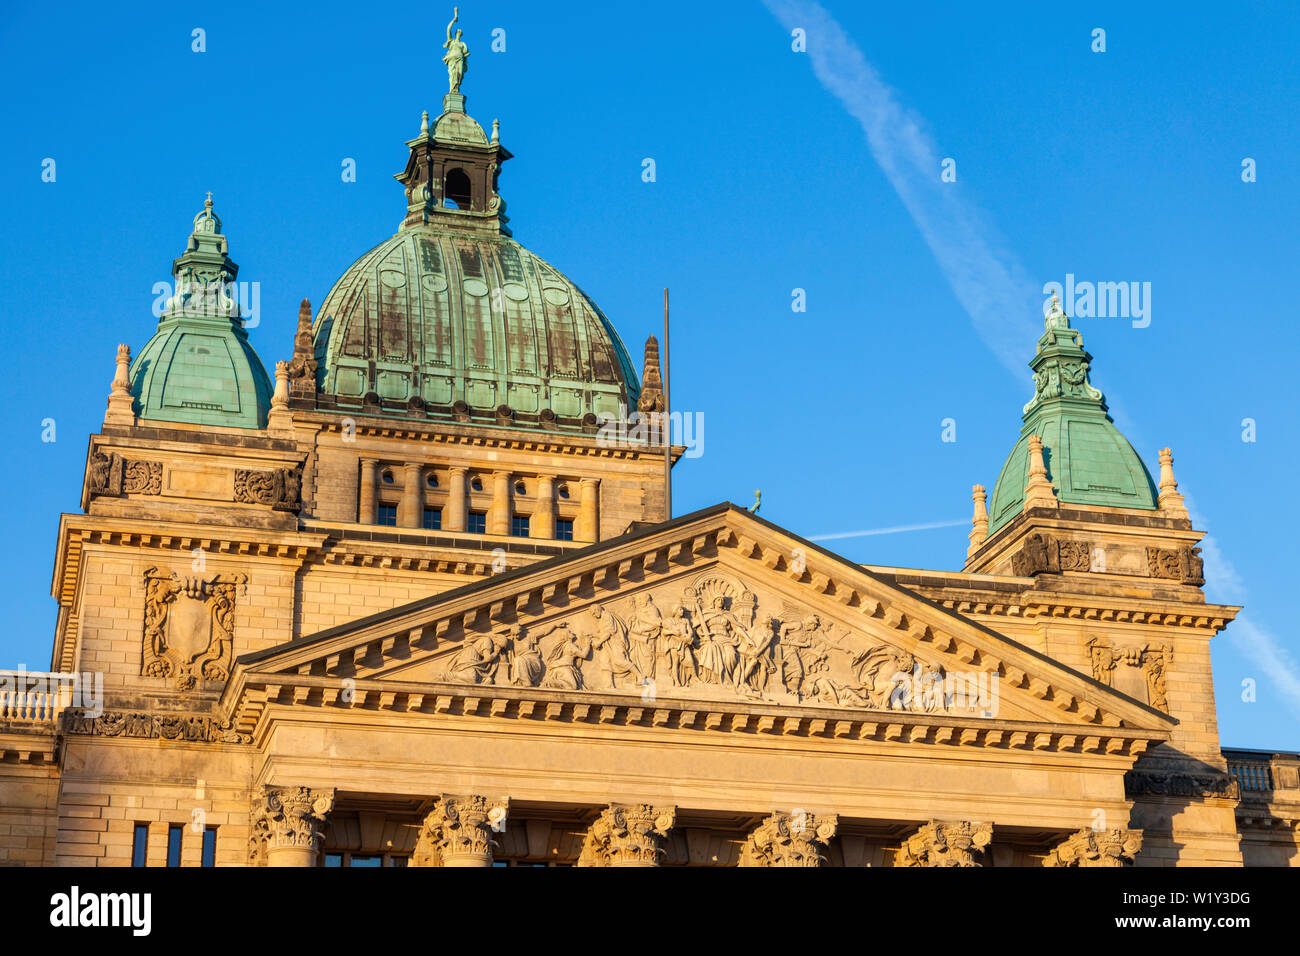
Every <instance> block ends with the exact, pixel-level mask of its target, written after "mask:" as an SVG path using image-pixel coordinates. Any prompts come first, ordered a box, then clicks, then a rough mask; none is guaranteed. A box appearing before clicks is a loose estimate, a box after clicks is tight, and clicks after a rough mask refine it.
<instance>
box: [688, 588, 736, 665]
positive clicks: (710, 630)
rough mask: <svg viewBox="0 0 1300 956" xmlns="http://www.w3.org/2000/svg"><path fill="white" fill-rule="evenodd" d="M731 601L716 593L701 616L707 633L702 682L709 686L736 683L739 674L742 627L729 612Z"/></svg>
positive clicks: (703, 636)
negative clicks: (728, 602)
mask: <svg viewBox="0 0 1300 956" xmlns="http://www.w3.org/2000/svg"><path fill="white" fill-rule="evenodd" d="M726 601H727V599H726V598H725V597H724V596H723V595H721V594H715V595H714V596H713V600H712V602H711V604H710V606H709V607H708V608H707V609H706V610H704V612H703V613H702V615H701V621H702V623H703V625H704V633H702V634H701V635H700V653H699V659H698V662H699V669H700V679H701V680H703V681H704V682H705V683H707V684H723V685H726V684H736V683H737V682H738V678H739V675H738V674H737V669H736V665H737V663H739V657H740V655H739V654H738V652H737V645H738V644H739V643H740V640H739V636H738V635H739V631H740V624H739V622H738V621H737V620H736V618H735V615H733V614H732V613H731V612H730V611H728V610H727V607H726Z"/></svg>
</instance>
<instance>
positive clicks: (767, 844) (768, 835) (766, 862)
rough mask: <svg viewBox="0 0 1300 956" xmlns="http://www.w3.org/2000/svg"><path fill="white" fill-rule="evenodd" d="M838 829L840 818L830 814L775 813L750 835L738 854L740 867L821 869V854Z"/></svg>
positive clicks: (822, 858) (800, 811) (823, 861)
mask: <svg viewBox="0 0 1300 956" xmlns="http://www.w3.org/2000/svg"><path fill="white" fill-rule="evenodd" d="M838 828H839V817H837V816H836V815H835V814H833V813H823V814H812V813H805V812H804V811H802V810H796V811H795V812H794V813H774V814H772V815H771V816H770V817H768V818H767V819H766V820H764V821H763V822H762V823H760V824H759V825H758V826H757V827H756V828H755V829H754V831H753V832H752V833H750V834H749V838H748V839H747V840H746V841H745V845H744V846H743V847H742V848H741V850H740V865H741V866H821V865H823V864H824V863H825V857H823V856H822V853H821V851H822V850H824V849H825V848H826V846H827V844H829V843H830V841H831V839H832V838H833V837H834V836H835V831H836V830H837V829H838Z"/></svg>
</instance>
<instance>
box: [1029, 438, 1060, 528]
mask: <svg viewBox="0 0 1300 956" xmlns="http://www.w3.org/2000/svg"><path fill="white" fill-rule="evenodd" d="M1055 507H1057V500H1056V489H1055V488H1053V487H1052V482H1051V481H1050V480H1049V479H1048V477H1047V463H1046V462H1045V461H1044V459H1043V440H1042V439H1041V438H1039V437H1038V436H1037V435H1030V436H1029V483H1028V484H1027V485H1025V505H1024V508H1023V510H1024V511H1029V510H1031V509H1033V508H1055Z"/></svg>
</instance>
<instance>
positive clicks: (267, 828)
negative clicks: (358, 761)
mask: <svg viewBox="0 0 1300 956" xmlns="http://www.w3.org/2000/svg"><path fill="white" fill-rule="evenodd" d="M333 809H334V791H333V790H311V789H308V788H307V787H286V788H281V787H267V786H263V787H262V788H261V789H260V790H259V791H258V792H257V794H256V796H255V797H254V798H253V807H252V812H251V813H250V814H249V837H248V846H249V851H248V855H249V859H250V860H252V861H254V862H264V861H265V852H266V851H267V850H276V849H281V848H284V847H296V848H300V849H308V850H311V851H312V852H315V851H316V850H318V849H319V848H320V842H321V839H322V837H323V836H324V832H325V824H326V821H327V820H328V819H329V815H330V812H331V811H332V810H333Z"/></svg>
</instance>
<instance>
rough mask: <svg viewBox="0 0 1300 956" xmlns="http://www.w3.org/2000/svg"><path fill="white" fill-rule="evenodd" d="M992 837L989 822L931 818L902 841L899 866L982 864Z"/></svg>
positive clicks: (991, 828)
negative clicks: (982, 857) (934, 819)
mask: <svg viewBox="0 0 1300 956" xmlns="http://www.w3.org/2000/svg"><path fill="white" fill-rule="evenodd" d="M992 840H993V826H992V824H989V823H968V822H966V821H958V822H956V823H939V822H937V821H931V822H930V823H927V824H926V825H925V826H923V827H921V829H920V830H918V831H917V832H916V833H914V834H913V835H912V836H910V837H908V838H907V839H906V840H905V841H903V846H902V849H901V850H900V851H899V855H898V859H897V861H896V863H895V865H896V866H982V865H983V864H982V863H981V862H980V861H979V858H980V856H981V855H982V854H983V852H984V848H985V847H986V846H988V845H989V843H990V842H991V841H992Z"/></svg>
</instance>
